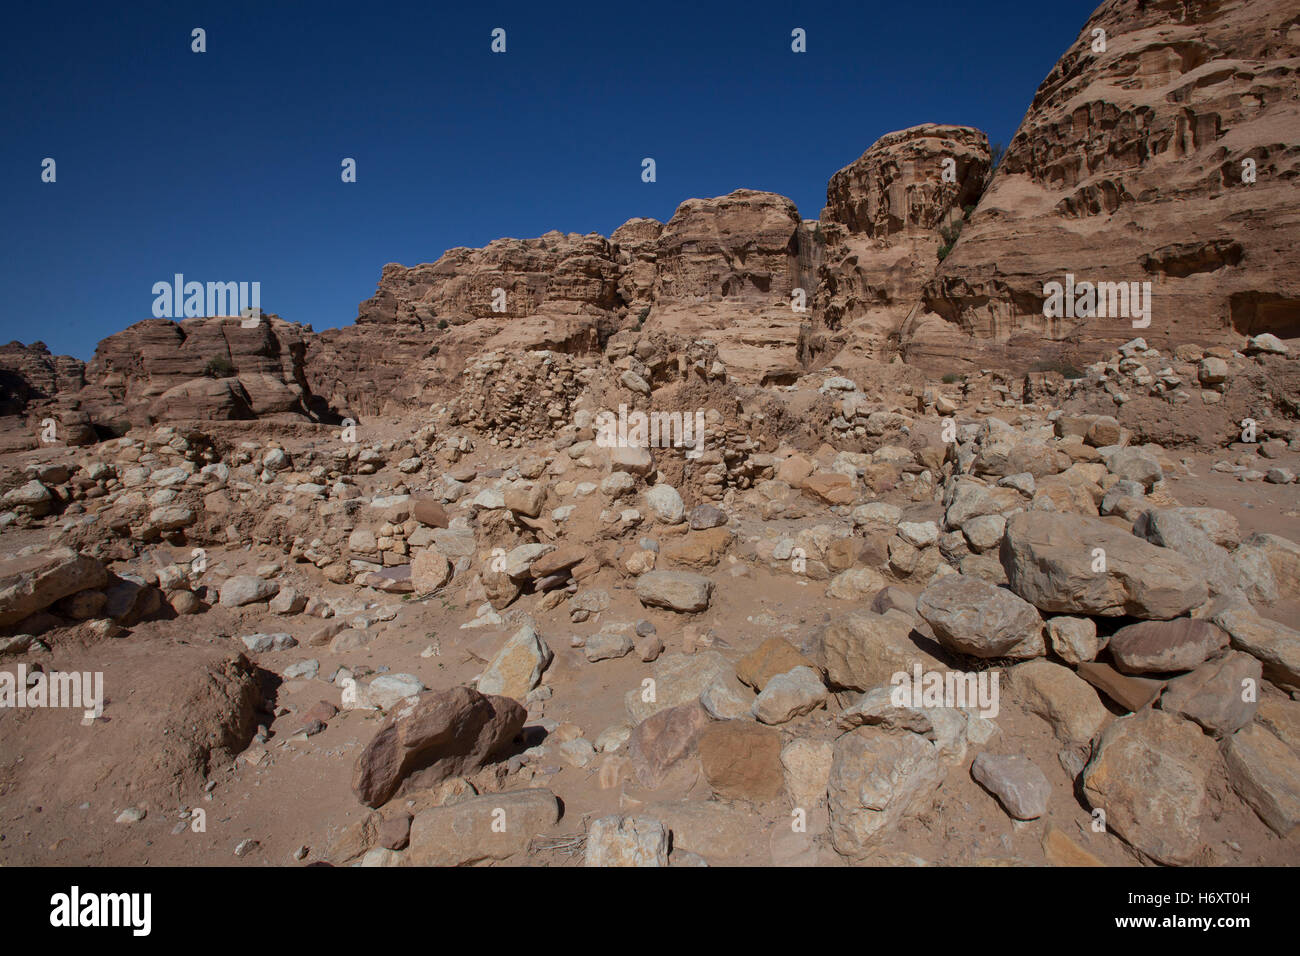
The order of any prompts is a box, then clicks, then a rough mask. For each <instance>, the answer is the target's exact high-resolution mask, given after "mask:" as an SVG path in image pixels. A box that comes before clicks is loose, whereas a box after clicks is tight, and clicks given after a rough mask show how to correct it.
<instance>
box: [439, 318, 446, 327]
mask: <svg viewBox="0 0 1300 956" xmlns="http://www.w3.org/2000/svg"><path fill="white" fill-rule="evenodd" d="M446 327H447V320H446V319H439V320H438V328H440V329H445V328H446Z"/></svg>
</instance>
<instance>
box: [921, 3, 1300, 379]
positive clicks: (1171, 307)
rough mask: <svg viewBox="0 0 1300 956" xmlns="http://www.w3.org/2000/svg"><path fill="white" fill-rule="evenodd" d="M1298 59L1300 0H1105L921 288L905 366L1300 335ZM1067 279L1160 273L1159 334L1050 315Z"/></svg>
mask: <svg viewBox="0 0 1300 956" xmlns="http://www.w3.org/2000/svg"><path fill="white" fill-rule="evenodd" d="M1099 30H1101V31H1105V50H1104V51H1100V50H1098V51H1097V52H1094V43H1095V42H1096V41H1097V40H1099V39H1100V35H1098V34H1096V33H1095V31H1099ZM1298 68H1300V11H1297V9H1296V7H1295V5H1294V4H1293V3H1287V2H1283V0H1250V2H1244V0H1242V2H1213V3H1194V4H1188V3H1184V2H1181V0H1107V2H1106V3H1103V4H1102V5H1101V6H1100V7H1099V8H1098V9H1097V11H1096V12H1095V13H1094V14H1093V16H1092V17H1091V18H1090V19H1089V20H1088V22H1087V23H1086V24H1085V25H1084V27H1083V29H1082V30H1081V31H1080V33H1079V36H1078V39H1077V40H1076V41H1075V43H1074V44H1073V45H1072V46H1071V47H1070V49H1069V50H1068V51H1066V53H1065V55H1064V56H1062V58H1061V60H1060V62H1059V63H1057V65H1056V67H1055V68H1054V69H1053V70H1052V72H1051V73H1050V74H1049V75H1048V77H1047V78H1046V79H1045V80H1044V81H1043V83H1042V85H1041V86H1040V87H1039V89H1038V93H1037V95H1036V96H1035V97H1034V101H1033V103H1032V105H1031V106H1030V108H1029V111H1028V113H1027V114H1026V115H1025V118H1024V120H1023V121H1022V123H1021V125H1020V128H1019V130H1018V131H1017V133H1016V135H1015V138H1014V139H1013V140H1012V142H1011V144H1010V146H1009V147H1008V149H1007V153H1006V157H1005V159H1004V160H1003V162H1002V164H1001V165H1000V166H999V167H998V169H997V172H996V175H995V176H994V177H993V180H992V183H991V185H990V188H989V190H988V191H987V192H986V193H985V194H984V197H983V199H982V200H981V201H980V203H979V206H978V208H977V209H976V211H975V213H974V215H973V216H972V217H971V220H970V222H969V224H968V225H967V226H966V228H965V229H964V230H963V232H962V234H961V238H960V240H959V241H958V243H957V245H956V248H955V249H954V250H953V252H952V254H951V255H950V256H949V257H948V258H947V259H946V260H945V261H944V262H943V265H942V266H941V267H940V268H939V270H938V274H937V275H936V276H935V278H934V279H933V280H932V281H930V282H928V283H926V285H925V288H924V291H923V294H922V298H921V303H920V304H919V306H918V308H917V310H916V313H915V314H914V315H913V316H911V318H909V320H908V321H907V322H906V324H905V325H904V327H903V329H902V340H903V347H904V354H905V355H906V356H907V359H908V360H909V361H912V362H917V363H921V364H925V365H928V366H931V367H936V366H942V367H944V368H950V367H959V366H961V365H963V364H969V363H982V364H985V365H1002V366H1008V365H1009V366H1017V365H1020V366H1023V365H1026V364H1029V363H1031V362H1033V361H1035V360H1041V359H1042V358H1043V357H1044V356H1050V355H1051V354H1052V353H1053V352H1054V351H1056V350H1058V349H1065V350H1071V351H1073V352H1074V354H1076V355H1078V356H1080V357H1083V358H1091V357H1094V356H1096V355H1098V354H1100V353H1101V352H1102V351H1104V350H1106V349H1108V348H1113V347H1114V346H1115V345H1116V344H1118V343H1120V342H1123V341H1126V340H1127V339H1129V338H1132V337H1133V336H1134V335H1136V334H1141V335H1142V336H1144V337H1145V338H1146V339H1147V340H1148V341H1149V342H1151V343H1152V344H1153V345H1156V346H1157V347H1161V348H1165V347H1171V346H1172V345H1175V344H1178V343H1180V342H1196V343H1200V344H1212V343H1220V344H1237V343H1240V342H1241V341H1242V335H1244V334H1255V333H1259V332H1272V333H1274V334H1276V335H1279V336H1281V337H1284V338H1287V337H1295V336H1297V335H1300V273H1298V272H1297V271H1296V269H1295V268H1294V267H1293V265H1292V263H1291V262H1290V258H1291V256H1290V255H1288V254H1287V252H1286V251H1285V250H1289V249H1294V248H1295V239H1296V230H1297V227H1298V226H1300V191H1297V189H1296V181H1297V175H1300V144H1298V143H1297V138H1296V132H1297V130H1300V84H1297V69H1298ZM1247 161H1250V162H1247ZM1251 165H1253V166H1254V180H1255V181H1254V182H1250V181H1249V179H1250V178H1251V177H1250V174H1249V171H1248V170H1249V167H1250V166H1251ZM1244 172H1245V173H1246V175H1245V176H1244V177H1243V173H1244ZM1066 273H1071V274H1073V275H1075V276H1076V277H1078V278H1079V279H1086V280H1089V281H1113V282H1150V283H1151V296H1152V310H1151V323H1150V326H1149V327H1146V328H1142V329H1141V331H1140V332H1135V331H1134V328H1133V325H1132V322H1131V321H1130V320H1129V319H1127V318H1106V319H1102V318H1092V319H1057V318H1047V317H1045V316H1044V314H1043V303H1044V292H1043V285H1044V283H1046V282H1050V281H1063V280H1064V277H1065V274H1066Z"/></svg>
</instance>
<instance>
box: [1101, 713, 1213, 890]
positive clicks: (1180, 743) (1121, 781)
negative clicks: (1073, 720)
mask: <svg viewBox="0 0 1300 956" xmlns="http://www.w3.org/2000/svg"><path fill="white" fill-rule="evenodd" d="M1217 763H1218V748H1216V747H1215V745H1214V742H1213V741H1212V740H1210V738H1209V737H1207V736H1205V734H1203V733H1202V732H1201V729H1200V728H1199V727H1197V726H1196V725H1195V724H1194V723H1192V722H1191V721H1188V720H1183V719H1182V718H1181V717H1175V716H1174V715H1172V714H1166V713H1164V712H1162V711H1158V710H1144V711H1141V712H1140V713H1136V714H1130V715H1129V716H1128V717H1121V718H1120V719H1119V720H1117V721H1115V722H1114V723H1113V724H1111V725H1110V726H1109V727H1108V728H1106V730H1105V731H1104V732H1103V733H1102V735H1101V739H1100V741H1098V744H1097V749H1096V751H1095V752H1094V754H1093V758H1092V760H1091V761H1090V762H1089V763H1088V766H1087V767H1085V768H1084V771H1083V792H1084V796H1085V797H1086V798H1087V800H1088V803H1089V805H1090V806H1092V807H1093V808H1095V809H1100V810H1103V811H1105V814H1106V818H1105V819H1106V826H1107V827H1108V828H1109V829H1111V830H1113V831H1114V832H1115V833H1117V834H1118V835H1119V836H1120V837H1121V838H1122V839H1123V840H1124V841H1125V842H1126V843H1128V844H1129V845H1130V846H1132V847H1134V848H1135V849H1137V850H1139V851H1141V852H1142V853H1144V854H1146V855H1147V856H1149V857H1151V858H1152V859H1153V860H1156V861H1157V862H1159V863H1164V864H1167V865H1170V866H1180V865H1185V864H1188V863H1191V862H1192V861H1193V860H1194V859H1195V857H1196V854H1197V851H1199V850H1200V848H1201V823H1202V821H1203V819H1204V817H1205V815H1206V813H1207V811H1208V810H1209V802H1208V800H1207V794H1208V790H1209V782H1210V777H1211V774H1212V773H1213V772H1214V769H1215V767H1216V765H1217Z"/></svg>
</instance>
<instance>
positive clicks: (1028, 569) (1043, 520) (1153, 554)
mask: <svg viewBox="0 0 1300 956" xmlns="http://www.w3.org/2000/svg"><path fill="white" fill-rule="evenodd" d="M999 558H1000V560H1001V562H1002V567H1003V568H1004V569H1005V570H1006V573H1007V583H1008V585H1009V586H1010V588H1011V590H1012V591H1014V592H1015V593H1016V594H1018V595H1020V596H1021V597H1022V598H1024V599H1025V600H1026V601H1028V602H1029V603H1030V604H1032V605H1034V606H1035V607H1036V608H1038V609H1039V610H1040V611H1044V612H1051V613H1056V614H1086V615H1094V616H1101V617H1118V616H1122V615H1127V616H1130V617H1136V618H1140V619H1143V620H1151V619H1155V620H1166V619H1169V618H1173V617H1179V616H1180V615H1183V614H1186V613H1187V612H1188V611H1190V610H1192V609H1193V608H1196V607H1199V606H1200V605H1202V604H1204V603H1205V600H1206V598H1207V597H1208V595H1209V589H1208V587H1207V585H1206V582H1205V577H1204V576H1203V575H1202V574H1201V572H1200V570H1199V569H1197V568H1196V567H1195V566H1194V565H1193V564H1192V563H1191V562H1189V561H1188V560H1187V559H1186V558H1183V557H1182V556H1181V555H1179V554H1177V553H1176V552H1174V551H1171V550H1170V549H1168V548H1160V547H1157V546H1155V545H1153V544H1150V543H1149V542H1146V541H1143V540H1142V539H1140V538H1137V537H1134V536H1133V535H1131V534H1129V533H1128V532H1126V531H1124V530H1123V529H1121V528H1116V527H1115V526H1114V525H1111V524H1108V523H1107V522H1105V521H1102V520H1101V519H1099V518H1087V517H1083V516H1079V515H1069V514H1058V513H1053V512H1046V511H1034V512H1024V513H1021V514H1017V515H1013V516H1012V517H1011V519H1010V520H1009V521H1008V522H1007V533H1006V537H1004V538H1003V539H1002V547H1001V549H1000V552H999ZM1094 568H1096V569H1097V570H1094Z"/></svg>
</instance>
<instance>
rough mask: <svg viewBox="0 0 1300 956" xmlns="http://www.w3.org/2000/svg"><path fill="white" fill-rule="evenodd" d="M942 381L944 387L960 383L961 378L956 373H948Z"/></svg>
mask: <svg viewBox="0 0 1300 956" xmlns="http://www.w3.org/2000/svg"><path fill="white" fill-rule="evenodd" d="M942 381H943V384H945V385H956V384H957V383H958V382H960V381H961V376H960V375H958V374H957V373H956V372H949V373H948V374H947V375H945V376H944V377H943V379H942Z"/></svg>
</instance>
